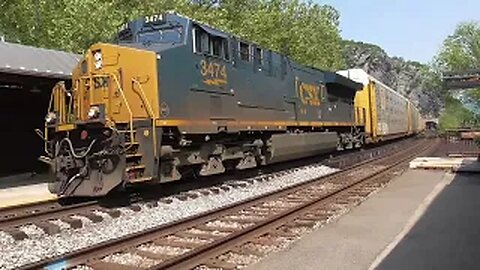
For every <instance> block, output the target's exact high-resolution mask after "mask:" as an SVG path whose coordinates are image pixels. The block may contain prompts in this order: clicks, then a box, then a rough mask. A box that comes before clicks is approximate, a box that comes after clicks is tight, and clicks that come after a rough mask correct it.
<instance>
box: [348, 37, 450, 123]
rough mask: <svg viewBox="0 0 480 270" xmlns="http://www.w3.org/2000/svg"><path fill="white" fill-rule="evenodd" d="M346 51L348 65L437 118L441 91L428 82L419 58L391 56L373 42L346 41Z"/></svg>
mask: <svg viewBox="0 0 480 270" xmlns="http://www.w3.org/2000/svg"><path fill="white" fill-rule="evenodd" d="M343 55H344V57H345V62H346V64H347V67H348V68H361V69H363V70H365V71H366V72H367V73H369V74H370V75H372V76H373V77H375V78H376V79H378V80H379V81H381V82H383V83H384V84H386V85H388V86H390V87H391V88H393V89H394V90H396V91H397V92H400V93H401V94H403V95H404V96H407V97H408V98H409V99H410V100H412V101H413V102H414V103H415V105H417V107H418V108H419V109H420V111H421V113H422V115H423V116H424V117H426V118H437V117H438V115H439V113H440V110H441V109H442V107H443V101H442V100H443V98H442V97H441V91H439V89H432V88H435V87H433V86H431V84H429V83H426V82H427V81H428V78H426V76H427V75H426V73H425V70H426V66H424V65H423V64H421V63H418V62H412V61H406V60H404V59H402V58H398V57H390V56H388V55H387V53H386V52H385V51H384V50H383V49H382V48H380V47H378V46H376V45H372V44H367V43H362V42H354V41H344V44H343Z"/></svg>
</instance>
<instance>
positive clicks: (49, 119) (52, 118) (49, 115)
mask: <svg viewBox="0 0 480 270" xmlns="http://www.w3.org/2000/svg"><path fill="white" fill-rule="evenodd" d="M55 121H57V115H56V114H55V113H54V112H49V113H47V116H45V122H47V124H54V123H55Z"/></svg>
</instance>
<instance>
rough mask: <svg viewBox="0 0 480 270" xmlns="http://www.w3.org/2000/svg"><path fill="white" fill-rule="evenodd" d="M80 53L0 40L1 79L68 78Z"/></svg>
mask: <svg viewBox="0 0 480 270" xmlns="http://www.w3.org/2000/svg"><path fill="white" fill-rule="evenodd" d="M80 57H81V56H80V55H77V54H72V53H67V52H61V51H55V50H49V49H42V48H35V47H30V46H25V45H20V44H16V43H9V42H3V41H0V79H2V78H4V77H9V78H11V77H16V76H22V77H24V76H28V77H36V78H45V79H56V80H68V79H70V78H71V76H72V73H71V72H72V70H73V68H74V67H75V65H76V64H77V62H78V61H79V59H80Z"/></svg>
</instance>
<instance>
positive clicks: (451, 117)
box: [439, 96, 479, 130]
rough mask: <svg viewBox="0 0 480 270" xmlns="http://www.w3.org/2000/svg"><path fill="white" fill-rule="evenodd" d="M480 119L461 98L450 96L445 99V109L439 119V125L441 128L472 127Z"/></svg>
mask: <svg viewBox="0 0 480 270" xmlns="http://www.w3.org/2000/svg"><path fill="white" fill-rule="evenodd" d="M478 120H479V119H478V118H476V117H475V115H474V114H472V112H471V111H469V110H468V109H466V108H465V106H463V104H462V103H461V102H460V101H459V100H457V99H455V98H452V97H449V96H448V97H447V98H446V100H445V110H444V111H443V112H442V115H441V116H440V119H439V126H440V129H441V130H445V129H452V128H460V127H471V126H474V125H476V123H478Z"/></svg>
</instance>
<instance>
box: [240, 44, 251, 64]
mask: <svg viewBox="0 0 480 270" xmlns="http://www.w3.org/2000/svg"><path fill="white" fill-rule="evenodd" d="M239 52H240V60H242V61H245V62H250V45H249V44H247V43H245V42H240V43H239Z"/></svg>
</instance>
